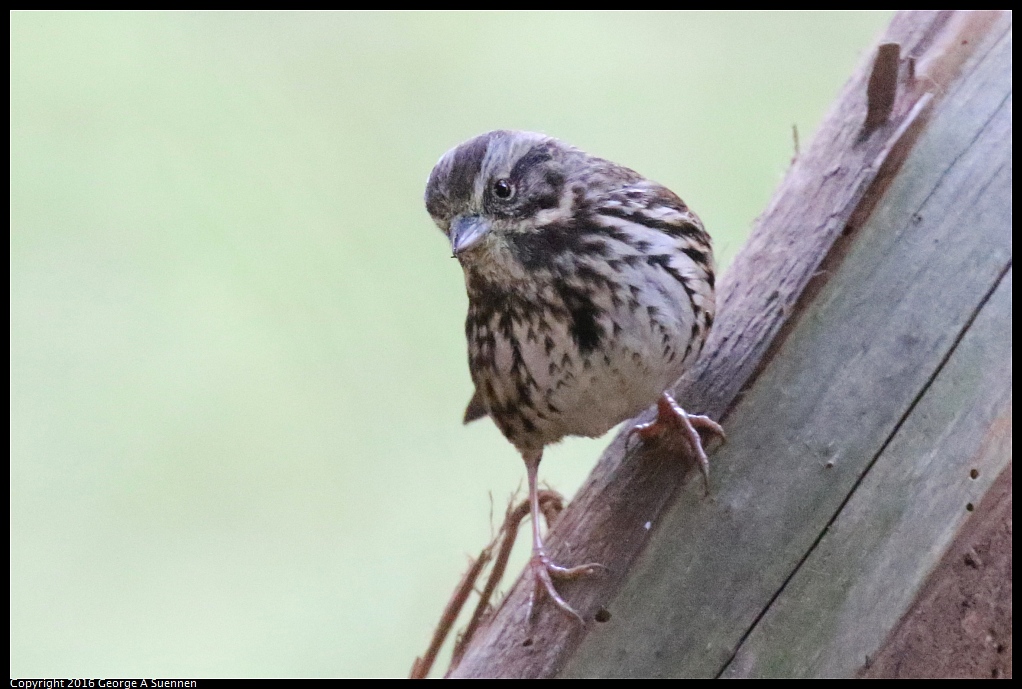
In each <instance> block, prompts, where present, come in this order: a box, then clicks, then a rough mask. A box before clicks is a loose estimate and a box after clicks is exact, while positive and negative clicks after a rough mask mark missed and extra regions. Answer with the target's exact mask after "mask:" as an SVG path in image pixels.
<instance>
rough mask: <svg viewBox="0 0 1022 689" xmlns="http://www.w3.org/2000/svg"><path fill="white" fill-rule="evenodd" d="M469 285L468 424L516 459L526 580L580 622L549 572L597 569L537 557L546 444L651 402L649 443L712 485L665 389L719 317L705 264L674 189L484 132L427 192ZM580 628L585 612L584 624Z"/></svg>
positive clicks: (533, 140)
mask: <svg viewBox="0 0 1022 689" xmlns="http://www.w3.org/2000/svg"><path fill="white" fill-rule="evenodd" d="M425 201H426V209H427V210H428V211H429V214H430V216H432V218H433V220H434V222H436V224H437V225H438V226H439V227H440V229H441V230H443V232H444V233H445V234H446V235H447V237H448V239H449V240H450V243H451V248H452V250H453V252H454V255H455V256H456V257H457V258H458V260H459V262H460V263H461V266H462V269H463V270H464V273H465V285H466V288H467V290H468V298H469V307H468V318H467V320H466V323H465V335H466V337H467V338H468V361H469V370H470V371H471V374H472V380H473V381H474V382H475V385H476V394H475V396H474V397H473V400H472V402H470V404H469V408H468V409H467V410H466V414H465V421H466V422H468V421H471V420H472V419H474V418H477V417H479V416H482V415H483V414H486V413H488V414H489V415H490V416H491V417H492V419H493V421H494V422H495V423H496V424H497V427H498V428H500V430H501V432H502V433H503V434H504V436H505V437H506V438H507V439H508V440H509V441H511V443H512V444H513V445H514V446H515V447H516V448H517V449H518V451H519V452H520V453H521V454H522V457H523V459H524V460H525V466H526V470H527V474H528V483H529V498H530V500H531V507H532V509H531V511H532V531H533V554H532V558H531V560H530V562H529V566H530V568H531V570H532V572H533V575H534V577H535V582H536V583H535V587H534V590H533V600H534V599H535V597H536V593H537V592H538V591H539V590H540V589H541V588H542V589H545V590H546V592H547V593H548V594H549V596H550V598H551V599H552V600H553V601H554V603H555V604H556V605H557V606H558V607H559V608H561V609H562V610H563V611H565V612H567V613H569V614H572V615H575V616H576V617H578V615H577V613H576V612H575V611H574V610H573V609H572V608H571V607H570V606H569V605H568V604H567V603H566V602H565V601H564V599H563V598H562V597H561V596H560V595H559V594H558V592H557V590H556V588H555V587H554V584H553V580H552V578H573V577H576V576H580V575H583V574H587V573H591V572H593V571H595V570H596V569H598V568H599V567H600V565H597V564H595V563H590V564H586V565H581V566H577V567H561V566H559V565H557V564H555V563H554V562H552V561H551V559H550V558H549V557H548V556H547V554H546V552H545V550H544V548H543V540H542V537H541V534H540V527H539V519H538V514H539V506H538V503H537V493H536V491H537V488H536V480H537V478H536V476H537V470H538V467H539V462H540V458H541V457H542V454H543V448H544V446H546V445H548V444H550V443H553V442H557V441H558V440H560V439H561V438H563V437H564V436H567V435H582V436H590V437H596V436H599V435H602V434H603V433H605V432H606V431H607V430H609V429H610V428H611V427H612V426H614V425H615V424H617V423H619V422H621V421H623V420H625V419H629V418H632V417H634V416H635V415H636V414H638V413H639V412H641V411H642V410H643V409H645V408H647V407H648V406H649V405H651V404H653V403H654V402H657V403H658V415H657V418H656V420H654V421H653V422H651V423H648V424H642V425H639V426H636V427H635V428H634V429H632V432H633V433H635V434H637V435H639V436H640V437H641V438H643V439H646V438H650V437H655V436H658V435H660V434H661V433H663V432H664V431H665V430H667V429H668V428H671V427H673V428H675V429H677V430H679V431H680V432H681V433H682V437H684V438H686V439H687V441H688V445H689V446H690V447H691V449H692V452H693V454H694V456H695V458H696V459H697V460H698V462H699V465H700V467H701V468H702V470H703V473H704V478H705V477H706V472H707V467H708V462H707V458H706V454H705V452H704V451H703V447H702V443H701V441H700V438H699V433H698V432H697V430H696V428H697V427H698V428H704V429H707V430H709V431H711V432H714V433H719V434H721V435H722V431H721V429H720V426H718V425H717V424H716V423H714V422H713V421H711V420H710V419H708V418H706V417H704V416H696V415H689V414H686V413H685V411H683V410H682V409H681V407H680V406H678V405H677V403H676V402H675V401H674V400H673V399H672V398H671V396H670V394H668V393H667V392H666V390H667V388H668V387H670V386H671V385H672V384H673V383H674V382H676V381H677V380H678V378H679V377H680V376H681V374H682V373H683V372H684V370H685V369H686V367H688V366H689V365H690V364H691V363H692V361H693V360H694V359H695V358H696V357H697V356H698V355H699V352H700V350H701V349H702V346H703V343H704V342H705V341H706V335H707V332H708V331H709V329H710V326H711V325H712V324H713V313H714V294H713V279H714V276H713V257H712V251H711V247H710V238H709V235H707V234H706V232H705V231H704V230H703V226H702V223H701V222H700V220H699V218H698V217H697V216H696V215H695V213H693V212H692V211H690V210H689V209H688V207H687V206H686V205H685V204H684V203H683V202H682V200H681V199H680V198H678V197H677V196H676V195H675V194H674V193H673V192H671V191H670V190H668V189H666V188H665V187H663V186H661V185H659V184H657V183H656V182H651V181H649V180H647V179H645V178H644V177H642V176H641V175H639V174H638V173H637V172H634V171H633V170H629V169H628V168H625V167H622V166H620V165H616V164H614V163H612V162H609V161H607V160H603V159H600V158H596V157H594V156H590V155H588V154H586V153H584V152H582V151H580V150H578V149H577V148H573V147H572V146H569V145H567V144H565V143H563V142H561V141H558V140H557V139H553V138H550V137H548V136H544V135H542V134H535V133H531V132H519V131H493V132H489V133H487V134H483V135H481V136H477V137H475V138H474V139H470V140H469V141H466V142H465V143H463V144H461V145H460V146H457V147H456V148H454V149H452V150H450V151H448V152H447V153H445V154H444V155H443V157H441V158H440V161H439V162H438V163H437V164H436V167H434V168H433V171H432V173H431V174H430V176H429V182H428V183H427V186H426V195H425ZM580 619H581V618H580Z"/></svg>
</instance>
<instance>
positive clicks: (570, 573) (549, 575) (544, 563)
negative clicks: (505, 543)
mask: <svg viewBox="0 0 1022 689" xmlns="http://www.w3.org/2000/svg"><path fill="white" fill-rule="evenodd" d="M529 569H530V570H531V571H532V576H533V587H532V593H530V594H529V620H532V619H533V613H534V611H535V609H536V606H535V603H536V600H537V599H538V598H539V595H540V593H541V592H546V595H548V596H549V597H550V600H552V601H553V603H554V605H556V606H557V607H558V608H560V610H561V612H563V613H565V614H566V615H570V616H571V617H574V618H575V619H576V620H578V623H579V624H582V625H584V624H585V620H583V619H582V616H581V615H579V614H578V611H577V610H575V608H573V607H571V606H570V605H568V603H567V601H565V600H564V598H562V597H561V594H560V593H558V592H557V588H556V587H555V586H554V579H567V580H571V579H578V578H580V577H585V576H591V575H593V574H603V573H605V572H607V571H608V569H607V567H606V566H605V565H601V564H600V563H598V562H590V563H587V564H584V565H578V566H577V567H562V566H561V565H558V564H555V563H554V562H553V560H551V559H550V556H548V555H547V554H546V553H545V552H543V551H542V550H540V551H534V552H533V554H532V559H530V560H529Z"/></svg>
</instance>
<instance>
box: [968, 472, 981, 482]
mask: <svg viewBox="0 0 1022 689" xmlns="http://www.w3.org/2000/svg"><path fill="white" fill-rule="evenodd" d="M969 478H971V479H972V480H973V481H975V480H976V479H977V478H979V469H973V470H971V471H970V472H969Z"/></svg>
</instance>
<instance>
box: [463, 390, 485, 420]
mask: <svg viewBox="0 0 1022 689" xmlns="http://www.w3.org/2000/svg"><path fill="white" fill-rule="evenodd" d="M486 414H487V412H486V407H485V406H483V398H482V397H480V395H479V391H478V390H476V391H475V392H474V393H472V399H470V400H469V401H468V406H467V407H465V416H464V418H463V419H462V421H461V422H462V423H465V424H468V423H472V422H473V421H475V420H476V419H481V418H483V417H484V416H486Z"/></svg>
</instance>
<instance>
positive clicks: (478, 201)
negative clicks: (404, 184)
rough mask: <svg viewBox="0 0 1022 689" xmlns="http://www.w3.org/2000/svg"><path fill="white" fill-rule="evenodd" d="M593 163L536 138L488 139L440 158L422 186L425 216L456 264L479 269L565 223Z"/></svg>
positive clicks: (500, 134)
mask: <svg viewBox="0 0 1022 689" xmlns="http://www.w3.org/2000/svg"><path fill="white" fill-rule="evenodd" d="M593 160H597V159H594V158H590V157H589V156H587V155H586V154H585V153H582V152H581V151H579V150H578V149H576V148H573V147H571V146H568V145H567V144H565V143H563V142H561V141H558V140H557V139H553V138H551V137H548V136H544V135H542V134H535V133H533V132H519V131H506V130H498V131H492V132H488V133H486V134H482V135H480V136H477V137H475V138H473V139H470V140H468V141H466V142H465V143H463V144H461V145H460V146H457V147H455V148H453V149H451V150H450V151H448V152H447V153H445V154H444V155H443V157H441V158H440V160H439V162H437V164H436V166H435V167H434V168H433V172H432V173H430V176H429V182H428V183H427V185H426V197H425V201H426V210H428V211H429V214H430V216H431V217H432V218H433V221H434V222H435V223H436V224H437V226H438V227H439V228H440V229H441V231H443V232H444V234H445V235H447V238H448V240H449V241H450V243H451V249H452V251H453V253H454V255H455V256H456V257H457V258H458V259H459V260H460V261H461V262H462V264H463V265H465V266H466V267H468V266H470V265H478V264H480V263H486V262H488V261H490V260H494V259H499V257H500V255H501V254H505V253H508V252H509V251H510V252H512V253H515V250H516V248H518V247H519V246H520V245H523V243H525V244H527V243H528V238H529V237H534V236H535V235H537V233H540V232H541V231H542V228H543V227H545V226H549V225H550V224H552V223H564V222H566V221H570V218H572V217H573V215H574V213H575V211H576V205H577V204H578V203H581V202H582V197H583V196H584V191H585V187H584V185H581V184H580V183H579V182H580V179H581V178H582V177H584V173H585V171H586V168H587V166H588V161H593ZM601 162H602V161H601Z"/></svg>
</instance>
